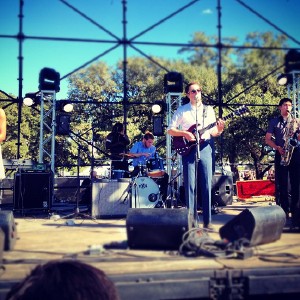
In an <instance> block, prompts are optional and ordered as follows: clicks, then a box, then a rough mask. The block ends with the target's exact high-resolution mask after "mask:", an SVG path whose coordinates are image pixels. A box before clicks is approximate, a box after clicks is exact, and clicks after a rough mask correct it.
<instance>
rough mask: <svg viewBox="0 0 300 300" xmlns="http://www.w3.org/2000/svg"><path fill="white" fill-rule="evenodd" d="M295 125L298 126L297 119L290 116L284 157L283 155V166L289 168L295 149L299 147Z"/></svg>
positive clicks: (285, 135) (281, 163)
mask: <svg viewBox="0 0 300 300" xmlns="http://www.w3.org/2000/svg"><path fill="white" fill-rule="evenodd" d="M295 125H297V121H296V119H295V118H294V117H293V116H292V115H291V114H290V116H289V118H288V123H287V126H286V131H285V134H284V137H283V138H284V146H283V151H284V153H283V155H281V161H280V165H281V166H288V165H289V164H290V161H291V158H292V155H293V151H294V149H295V147H297V146H298V140H297V138H295V131H296V129H295Z"/></svg>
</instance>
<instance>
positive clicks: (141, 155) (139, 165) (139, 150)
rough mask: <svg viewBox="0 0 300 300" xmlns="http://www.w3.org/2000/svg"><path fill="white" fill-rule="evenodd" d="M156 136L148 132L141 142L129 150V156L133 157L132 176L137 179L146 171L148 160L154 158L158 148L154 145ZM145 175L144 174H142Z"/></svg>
mask: <svg viewBox="0 0 300 300" xmlns="http://www.w3.org/2000/svg"><path fill="white" fill-rule="evenodd" d="M153 143H154V135H153V133H151V132H150V131H146V133H145V134H144V136H143V139H142V140H141V141H138V142H135V143H134V144H133V146H132V147H131V149H130V150H129V153H128V154H129V155H131V156H132V166H133V167H134V169H133V171H132V172H131V176H132V177H135V176H137V175H138V174H139V172H140V171H141V172H145V171H146V163H147V160H148V159H149V158H151V157H154V154H155V152H156V147H155V146H154V145H153ZM142 175H144V174H142Z"/></svg>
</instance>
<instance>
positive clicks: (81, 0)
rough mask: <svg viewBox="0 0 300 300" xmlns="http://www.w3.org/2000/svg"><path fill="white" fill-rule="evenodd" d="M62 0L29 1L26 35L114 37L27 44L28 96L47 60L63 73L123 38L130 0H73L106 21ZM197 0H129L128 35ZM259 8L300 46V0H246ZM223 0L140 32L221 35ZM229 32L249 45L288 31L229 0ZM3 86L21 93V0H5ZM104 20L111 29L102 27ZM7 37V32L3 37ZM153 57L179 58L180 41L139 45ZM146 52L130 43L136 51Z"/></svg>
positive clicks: (166, 38) (203, 1)
mask: <svg viewBox="0 0 300 300" xmlns="http://www.w3.org/2000/svg"><path fill="white" fill-rule="evenodd" d="M63 2H64V1H60V0H51V1H49V0H24V7H23V15H24V19H23V32H24V34H25V35H26V36H39V37H61V38H85V39H95V40H104V41H107V42H106V43H96V42H90V43H83V42H61V41H60V42H58V41H44V40H32V39H26V40H25V41H24V43H23V44H22V48H23V81H22V82H23V88H22V95H23V96H24V95H25V93H28V92H35V91H37V90H38V76H39V72H40V70H41V69H42V68H44V67H49V68H53V69H55V70H56V71H57V72H59V73H60V75H61V77H64V76H65V75H66V74H68V73H70V72H72V71H73V70H75V69H76V68H78V67H80V66H81V65H83V64H85V63H86V62H88V61H89V60H91V59H93V58H94V57H96V56H98V55H100V54H101V53H103V52H104V51H106V50H108V49H109V48H111V47H112V46H113V45H114V44H113V43H109V41H116V39H118V38H119V39H121V38H122V37H123V23H122V18H123V10H122V0H66V2H68V3H69V4H70V5H72V6H74V7H76V8H77V9H78V10H80V11H81V12H82V13H84V14H85V15H86V16H87V17H89V18H91V19H92V20H93V21H95V22H96V23H97V24H98V25H100V26H98V25H95V24H93V23H91V22H90V21H88V20H87V19H85V18H83V17H82V16H81V15H79V14H78V13H76V12H75V11H74V10H72V9H70V8H69V7H68V6H67V5H66V4H64V3H63ZM191 2H192V0H177V1H175V0H151V1H146V0H127V13H126V21H127V24H126V35H127V38H131V37H134V36H135V35H137V34H139V33H140V32H142V31H143V30H145V29H147V28H149V27H150V26H152V25H153V24H155V23H157V22H158V21H160V20H162V19H163V18H165V17H167V16H169V15H170V14H172V13H174V12H175V11H177V10H178V9H180V8H182V7H183V6H185V5H187V4H189V3H191ZM242 2H243V3H245V4H246V5H248V6H250V7H251V8H252V9H253V10H254V11H255V12H257V13H258V14H260V15H262V16H263V17H264V18H265V19H267V20H269V21H270V22H271V23H273V24H274V25H276V26H277V27H278V28H280V29H281V30H283V31H284V32H286V33H288V34H289V35H290V36H292V37H293V38H294V39H295V40H296V41H293V40H292V39H290V40H289V46H290V47H295V48H300V30H299V28H300V26H299V25H300V24H299V23H300V22H299V15H300V1H299V0H243V1H242ZM217 4H218V1H217V0H199V1H195V3H194V4H193V5H191V6H190V7H188V8H187V9H185V10H183V11H182V12H180V13H178V14H176V15H175V16H173V17H172V18H170V19H168V20H167V21H166V22H164V23H163V24H160V25H159V26H157V27H155V28H154V29H152V30H151V31H149V32H147V33H145V34H143V35H142V36H140V37H138V38H137V39H136V41H140V42H162V43H187V42H188V41H190V40H191V39H192V36H193V33H194V32H196V31H203V32H205V34H206V35H217V34H218V28H217V26H218V11H217ZM221 7H222V17H221V25H222V37H228V36H236V37H238V39H239V40H238V42H237V43H236V45H239V44H242V43H243V42H244V39H245V37H246V35H247V33H249V32H253V31H258V32H266V31H273V32H274V33H276V34H279V33H280V32H279V31H278V30H276V29H275V28H274V27H273V26H271V25H270V24H268V23H267V22H266V21H264V20H263V19H261V18H259V17H258V16H257V15H255V14H254V13H252V12H251V11H249V10H248V9H247V8H245V7H244V6H243V5H241V4H240V3H239V2H238V1H237V0H221ZM0 11H1V18H0V64H1V70H0V90H2V91H5V92H6V93H12V94H14V95H16V96H17V95H18V90H19V82H18V77H19V68H18V67H19V60H18V49H19V44H18V41H17V40H16V39H12V38H5V37H3V36H6V35H16V34H17V33H18V32H19V18H18V14H19V0H0ZM101 26H102V27H104V28H105V30H106V31H103V30H101V29H100V28H99V27H101ZM1 36H2V37H1ZM137 47H138V48H139V49H140V50H142V51H143V52H145V53H146V54H147V55H149V56H160V57H165V58H176V57H178V55H177V51H178V49H179V48H177V47H166V46H164V47H162V46H160V47H158V46H145V45H143V46H137ZM134 55H139V54H138V53H137V52H136V51H134V50H132V49H128V56H134ZM122 59H123V48H122V47H121V46H120V47H118V48H117V49H115V50H113V51H111V52H110V53H109V54H107V55H105V56H103V57H101V58H99V60H98V61H100V60H102V61H105V62H107V63H109V64H114V63H115V62H116V61H118V60H122ZM60 86H61V91H60V92H59V93H58V94H57V99H64V98H66V97H67V80H62V81H61V85H60Z"/></svg>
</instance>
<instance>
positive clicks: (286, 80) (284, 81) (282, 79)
mask: <svg viewBox="0 0 300 300" xmlns="http://www.w3.org/2000/svg"><path fill="white" fill-rule="evenodd" d="M277 83H278V84H279V85H281V86H284V85H288V84H292V83H293V75H292V74H280V75H279V76H278V77H277Z"/></svg>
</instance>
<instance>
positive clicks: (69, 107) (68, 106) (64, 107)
mask: <svg viewBox="0 0 300 300" xmlns="http://www.w3.org/2000/svg"><path fill="white" fill-rule="evenodd" d="M57 104H58V107H59V110H61V111H63V112H66V113H70V112H72V111H73V109H74V106H73V104H72V103H71V102H70V101H69V100H58V101H57Z"/></svg>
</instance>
